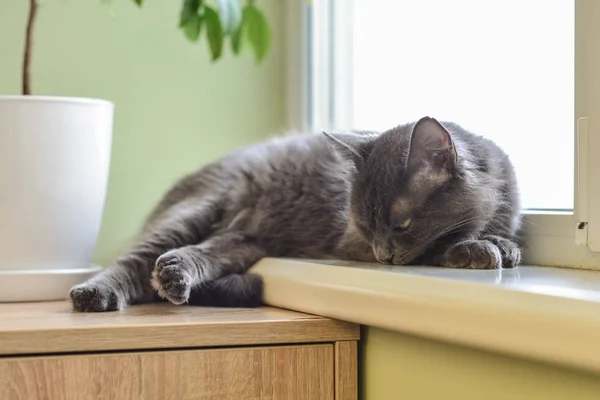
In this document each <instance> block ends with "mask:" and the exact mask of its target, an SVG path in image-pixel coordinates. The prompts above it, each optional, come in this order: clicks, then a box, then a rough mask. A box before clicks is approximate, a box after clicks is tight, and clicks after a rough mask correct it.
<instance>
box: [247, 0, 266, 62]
mask: <svg viewBox="0 0 600 400" xmlns="http://www.w3.org/2000/svg"><path fill="white" fill-rule="evenodd" d="M242 20H243V22H242V23H243V24H244V25H245V29H246V30H247V33H248V41H249V42H250V45H251V46H252V49H253V50H254V55H255V56H256V60H257V61H258V62H260V61H262V60H263V58H264V57H265V55H266V54H267V51H268V50H269V46H270V45H271V29H270V28H269V23H268V22H267V18H265V16H264V14H263V13H262V12H260V10H259V9H258V8H256V7H255V6H254V5H252V4H248V5H247V6H246V7H244V11H243V15H242Z"/></svg>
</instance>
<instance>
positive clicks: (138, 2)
mask: <svg viewBox="0 0 600 400" xmlns="http://www.w3.org/2000/svg"><path fill="white" fill-rule="evenodd" d="M133 1H134V2H135V4H137V5H138V6H140V7H141V6H142V3H143V2H144V0H133Z"/></svg>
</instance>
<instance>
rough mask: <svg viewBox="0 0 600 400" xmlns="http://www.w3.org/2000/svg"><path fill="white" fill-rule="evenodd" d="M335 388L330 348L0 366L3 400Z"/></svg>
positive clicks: (274, 394)
mask: <svg viewBox="0 0 600 400" xmlns="http://www.w3.org/2000/svg"><path fill="white" fill-rule="evenodd" d="M333 385H334V351H333V345H331V344H321V345H306V346H273V347H262V348H261V347H254V348H237V349H235V348H233V349H211V350H189V351H162V352H141V353H122V354H94V355H72V356H46V357H21V358H4V359H0V399H2V400H42V399H44V400H59V399H60V400H87V399H90V400H92V399H93V400H104V399H107V400H108V399H111V400H120V399H123V400H125V399H127V400H137V399H139V400H166V399H173V400H183V399H202V400H204V399H206V400H229V399H231V400H244V399H248V400H249V399H252V400H259V399H265V400H267V399H269V400H275V399H281V400H295V399H297V400H313V399H314V400H332V399H333V398H334V397H333V396H334V387H333ZM346 398H348V399H349V398H350V397H344V399H346ZM338 399H339V397H338Z"/></svg>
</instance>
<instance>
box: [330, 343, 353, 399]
mask: <svg viewBox="0 0 600 400" xmlns="http://www.w3.org/2000/svg"><path fill="white" fill-rule="evenodd" d="M335 399H336V400H357V399H358V344H357V342H354V341H347V342H336V343H335Z"/></svg>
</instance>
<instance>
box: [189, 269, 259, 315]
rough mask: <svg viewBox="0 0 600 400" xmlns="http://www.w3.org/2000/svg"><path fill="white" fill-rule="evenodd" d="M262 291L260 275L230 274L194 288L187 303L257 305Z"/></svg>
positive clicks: (219, 305) (217, 305)
mask: <svg viewBox="0 0 600 400" xmlns="http://www.w3.org/2000/svg"><path fill="white" fill-rule="evenodd" d="M262 291H263V280H262V277H260V276H259V275H255V274H232V275H227V276H224V277H222V278H219V279H216V280H214V281H212V282H208V283H205V284H203V285H202V286H200V287H197V288H194V289H193V290H192V292H191V293H190V297H189V300H188V303H189V304H191V305H199V306H212V307H258V306H260V305H261V299H262Z"/></svg>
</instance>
